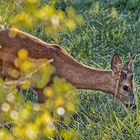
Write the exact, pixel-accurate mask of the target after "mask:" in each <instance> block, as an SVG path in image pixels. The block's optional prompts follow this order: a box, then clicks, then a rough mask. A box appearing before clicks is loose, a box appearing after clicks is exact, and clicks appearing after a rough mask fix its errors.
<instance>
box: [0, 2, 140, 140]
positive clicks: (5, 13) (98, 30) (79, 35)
mask: <svg viewBox="0 0 140 140" xmlns="http://www.w3.org/2000/svg"><path fill="white" fill-rule="evenodd" d="M6 1H7V0H5V1H4V0H2V1H0V15H1V16H2V18H3V20H2V21H1V26H5V27H6V26H10V25H9V17H11V16H13V15H14V14H15V13H16V12H17V11H18V6H17V7H16V8H17V11H14V10H13V8H14V7H13V6H12V3H7V2H6ZM44 3H45V0H42V4H44ZM56 6H57V7H58V8H61V9H62V10H64V11H65V10H66V7H69V6H73V7H74V8H75V9H76V11H77V13H79V14H81V15H83V17H84V24H83V25H82V26H79V27H77V28H76V30H75V31H73V32H70V31H67V32H65V33H64V32H61V33H60V34H59V36H57V38H56V37H55V38H53V37H50V36H48V35H46V34H45V33H44V27H43V26H40V25H38V26H36V28H34V29H30V30H26V29H25V31H27V32H29V33H31V34H32V35H35V36H37V37H39V38H41V39H42V40H44V41H47V42H50V43H58V44H60V45H61V46H62V47H64V48H65V49H66V50H67V51H68V52H69V53H70V54H71V55H72V56H73V57H75V58H76V59H77V60H79V61H80V62H81V63H84V64H88V65H90V66H91V67H96V68H102V69H110V62H111V58H112V55H113V53H114V52H118V53H119V54H120V55H121V57H122V59H123V61H126V60H127V57H128V53H132V54H137V57H136V60H135V62H134V80H135V84H136V98H137V106H138V108H137V110H135V111H132V110H126V109H125V108H124V107H123V106H122V105H121V103H120V102H118V101H117V100H116V99H114V98H113V97H112V96H111V95H108V94H104V93H101V92H99V91H87V90H79V96H80V99H81V103H80V104H79V109H78V111H77V112H76V114H75V115H74V117H73V118H72V122H71V124H70V127H71V128H74V129H75V130H76V131H77V133H78V134H79V135H80V136H81V137H80V139H83V140H94V139H102V140H108V139H118V140H120V139H122V140H123V139H124V140H125V139H134V140H135V139H136V140H137V139H139V138H140V112H139V97H140V88H139V85H140V68H139V67H140V55H139V53H140V8H139V7H140V1H139V0H104V1H103V0H58V1H57V4H56ZM56 139H61V138H60V137H59V136H58V137H57V138H56Z"/></svg>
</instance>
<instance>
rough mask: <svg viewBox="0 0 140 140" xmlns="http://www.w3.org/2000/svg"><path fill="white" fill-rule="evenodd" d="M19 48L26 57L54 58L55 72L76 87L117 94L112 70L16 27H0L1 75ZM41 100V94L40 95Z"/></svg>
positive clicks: (10, 65) (5, 72)
mask: <svg viewBox="0 0 140 140" xmlns="http://www.w3.org/2000/svg"><path fill="white" fill-rule="evenodd" d="M20 49H26V50H27V51H28V53H29V57H31V58H34V59H39V58H47V59H53V62H52V65H54V66H55V68H56V73H55V75H57V76H59V77H63V78H65V79H66V80H67V81H69V82H70V83H72V84H73V85H74V86H75V87H77V88H80V89H95V90H101V91H103V92H107V93H111V94H113V95H114V96H115V94H116V92H115V90H116V88H117V86H118V85H117V83H116V79H115V78H114V74H113V72H112V71H111V70H110V71H106V70H100V69H95V68H91V67H88V66H86V65H83V64H81V63H79V62H78V61H77V60H75V59H74V58H73V57H72V56H70V55H69V54H68V53H67V52H66V51H65V50H64V49H62V48H61V47H59V46H58V45H56V44H48V43H45V42H43V41H42V40H40V39H38V38H36V37H34V36H31V35H29V34H27V33H24V32H22V31H19V30H17V29H4V30H1V31H0V72H1V76H8V74H7V69H8V68H9V67H14V59H15V58H16V57H17V53H18V51H19V50H20ZM38 95H39V96H42V95H41V94H38ZM118 99H120V97H118ZM41 100H43V97H41V98H40V101H41ZM120 100H121V99H120ZM41 102H42V101H41Z"/></svg>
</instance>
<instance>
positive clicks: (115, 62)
mask: <svg viewBox="0 0 140 140" xmlns="http://www.w3.org/2000/svg"><path fill="white" fill-rule="evenodd" d="M121 67H122V61H121V58H120V57H119V55H118V54H114V55H113V57H112V61H111V69H112V71H113V72H114V73H117V72H119V70H120V68H121Z"/></svg>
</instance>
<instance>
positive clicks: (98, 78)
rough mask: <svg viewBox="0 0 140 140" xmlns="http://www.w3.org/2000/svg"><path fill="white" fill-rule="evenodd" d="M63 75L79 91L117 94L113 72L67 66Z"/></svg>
mask: <svg viewBox="0 0 140 140" xmlns="http://www.w3.org/2000/svg"><path fill="white" fill-rule="evenodd" d="M61 75H62V77H64V78H65V79H67V80H68V81H69V82H71V83H72V84H73V85H74V86H75V87H76V88H78V89H94V90H100V91H103V92H107V93H111V94H113V95H114V94H115V90H116V81H115V80H114V78H113V75H112V71H106V70H100V69H93V68H90V67H88V66H85V65H83V64H80V63H78V64H77V65H73V66H72V65H68V64H65V66H64V68H63V70H62V69H61Z"/></svg>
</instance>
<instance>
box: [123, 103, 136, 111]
mask: <svg viewBox="0 0 140 140" xmlns="http://www.w3.org/2000/svg"><path fill="white" fill-rule="evenodd" d="M125 107H126V108H130V109H133V110H135V109H136V108H137V107H136V105H135V104H133V103H132V104H125Z"/></svg>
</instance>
